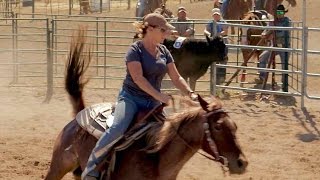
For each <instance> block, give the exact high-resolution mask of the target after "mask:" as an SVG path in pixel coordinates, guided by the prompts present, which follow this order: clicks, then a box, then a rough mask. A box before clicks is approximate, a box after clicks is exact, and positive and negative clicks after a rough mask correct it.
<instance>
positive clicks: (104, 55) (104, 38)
mask: <svg viewBox="0 0 320 180" xmlns="http://www.w3.org/2000/svg"><path fill="white" fill-rule="evenodd" d="M103 29H104V35H103V40H104V41H103V43H104V46H103V88H104V89H106V88H107V84H106V83H107V82H106V81H107V79H106V77H107V21H104V26H103Z"/></svg>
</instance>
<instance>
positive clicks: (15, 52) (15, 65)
mask: <svg viewBox="0 0 320 180" xmlns="http://www.w3.org/2000/svg"><path fill="white" fill-rule="evenodd" d="M12 40H13V42H12V46H13V51H12V56H13V81H12V83H17V82H18V76H19V73H18V71H19V66H18V20H17V14H15V16H14V17H13V19H12Z"/></svg>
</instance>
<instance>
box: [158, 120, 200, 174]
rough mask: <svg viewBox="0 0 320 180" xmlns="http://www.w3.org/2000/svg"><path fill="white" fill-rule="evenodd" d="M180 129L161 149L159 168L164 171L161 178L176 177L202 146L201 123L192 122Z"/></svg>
mask: <svg viewBox="0 0 320 180" xmlns="http://www.w3.org/2000/svg"><path fill="white" fill-rule="evenodd" d="M179 129H180V130H179V132H178V133H177V134H176V135H175V137H174V138H173V139H172V141H171V142H170V143H168V144H167V145H166V146H165V147H164V148H163V149H162V150H161V151H160V154H159V156H160V161H159V169H160V170H161V171H162V172H160V175H161V176H162V177H161V179H171V178H172V177H176V176H177V175H178V173H179V171H180V170H181V169H182V167H183V166H184V164H185V163H186V162H187V161H188V160H189V159H190V158H191V157H192V156H193V155H194V154H195V153H196V152H197V151H198V150H199V148H200V147H201V143H202V137H203V132H202V130H203V128H202V124H201V123H199V122H196V123H193V122H191V123H190V124H187V125H184V126H183V127H180V128H179ZM190 129H192V131H190Z"/></svg>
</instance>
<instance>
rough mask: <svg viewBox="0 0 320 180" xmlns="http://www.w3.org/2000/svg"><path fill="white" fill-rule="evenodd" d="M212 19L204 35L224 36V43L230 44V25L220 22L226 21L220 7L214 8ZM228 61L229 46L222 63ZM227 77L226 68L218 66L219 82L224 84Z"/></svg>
mask: <svg viewBox="0 0 320 180" xmlns="http://www.w3.org/2000/svg"><path fill="white" fill-rule="evenodd" d="M212 18H213V19H212V20H211V21H209V23H208V24H207V25H206V27H205V29H204V35H205V36H209V37H212V38H215V37H217V36H222V37H224V38H223V39H224V43H225V44H228V39H227V35H228V26H226V25H222V24H218V23H225V21H224V20H223V18H222V17H221V12H220V9H219V8H213V9H212ZM227 62H228V48H226V51H225V58H224V61H223V62H221V63H220V64H227ZM225 79H226V68H217V81H216V83H217V84H222V83H223V82H224V81H225Z"/></svg>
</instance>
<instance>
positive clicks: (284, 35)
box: [255, 4, 291, 92]
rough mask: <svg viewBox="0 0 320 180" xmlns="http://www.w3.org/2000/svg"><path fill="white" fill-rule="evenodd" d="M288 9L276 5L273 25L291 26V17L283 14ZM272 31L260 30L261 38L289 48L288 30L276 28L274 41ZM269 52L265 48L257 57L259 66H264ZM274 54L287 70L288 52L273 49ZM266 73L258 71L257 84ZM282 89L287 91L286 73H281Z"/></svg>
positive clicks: (269, 54)
mask: <svg viewBox="0 0 320 180" xmlns="http://www.w3.org/2000/svg"><path fill="white" fill-rule="evenodd" d="M287 12H288V10H285V8H284V6H283V5H282V4H280V5H278V7H277V11H276V18H277V19H276V21H275V23H276V24H275V26H280V27H291V19H290V18H289V17H286V16H285V13H287ZM272 33H273V31H270V30H265V31H263V32H262V34H261V36H262V38H265V39H267V40H269V41H270V45H271V46H274V45H276V47H280V48H290V47H291V43H290V32H289V31H288V30H276V31H275V38H274V39H275V42H273V37H272V36H271V35H272ZM271 52H272V51H269V50H265V51H263V52H262V54H261V55H260V57H259V67H260V68H266V67H267V63H268V59H269V58H270V56H271ZM274 53H275V55H279V56H280V60H281V67H282V69H283V70H288V60H289V53H288V52H285V51H275V52H274ZM266 73H267V72H264V71H260V72H259V78H258V79H256V80H255V82H256V83H257V84H260V83H262V82H263V81H264V79H265V77H266ZM281 81H282V90H283V91H285V92H287V91H288V89H287V86H288V84H287V83H288V74H282V78H281Z"/></svg>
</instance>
